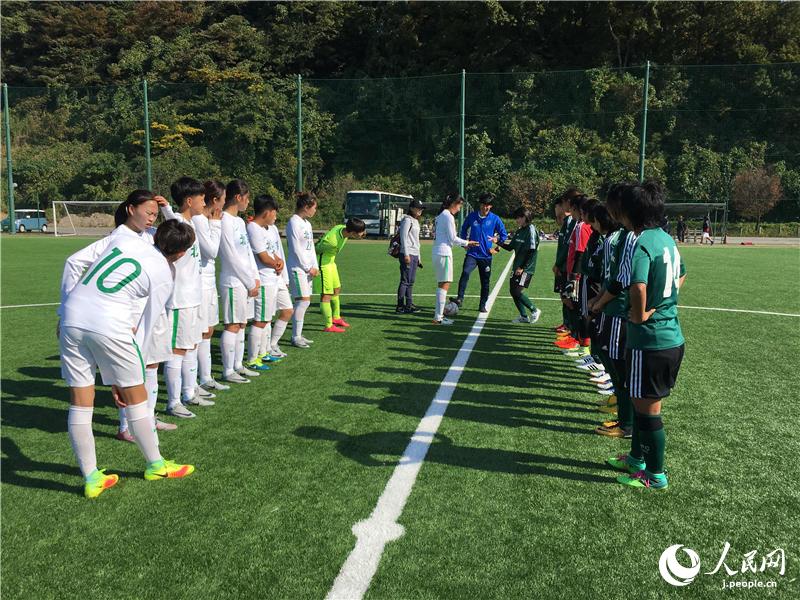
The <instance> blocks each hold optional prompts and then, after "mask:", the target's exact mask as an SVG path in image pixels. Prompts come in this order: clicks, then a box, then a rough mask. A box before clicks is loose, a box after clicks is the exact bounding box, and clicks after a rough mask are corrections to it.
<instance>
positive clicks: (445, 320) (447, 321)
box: [433, 317, 455, 325]
mask: <svg viewBox="0 0 800 600" xmlns="http://www.w3.org/2000/svg"><path fill="white" fill-rule="evenodd" d="M453 323H455V321H453V319H448V318H447V317H442V320H441V321H436V320H434V322H433V324H434V325H452V324H453Z"/></svg>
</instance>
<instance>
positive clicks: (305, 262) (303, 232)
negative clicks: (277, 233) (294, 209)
mask: <svg viewBox="0 0 800 600" xmlns="http://www.w3.org/2000/svg"><path fill="white" fill-rule="evenodd" d="M286 243H287V246H288V247H289V260H288V261H287V264H286V266H287V268H289V269H300V270H301V271H304V272H306V273H308V272H309V271H310V270H311V269H318V268H319V264H318V263H317V254H316V252H315V251H314V232H313V231H312V230H311V223H310V222H309V221H308V220H307V219H304V218H303V217H301V216H300V215H292V217H291V218H290V219H289V222H288V223H286Z"/></svg>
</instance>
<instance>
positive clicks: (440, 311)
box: [433, 288, 447, 321]
mask: <svg viewBox="0 0 800 600" xmlns="http://www.w3.org/2000/svg"><path fill="white" fill-rule="evenodd" d="M446 303H447V290H445V289H443V288H436V313H435V314H434V315H433V318H434V320H436V321H441V320H442V317H443V316H444V305H445V304H446Z"/></svg>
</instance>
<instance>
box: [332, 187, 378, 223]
mask: <svg viewBox="0 0 800 600" xmlns="http://www.w3.org/2000/svg"><path fill="white" fill-rule="evenodd" d="M340 197H341V196H340ZM380 203H381V198H380V195H378V194H366V193H361V192H348V193H347V202H346V203H345V207H344V214H345V217H348V218H349V217H356V218H359V219H364V218H367V219H377V218H378V217H379V216H380V212H379V208H380Z"/></svg>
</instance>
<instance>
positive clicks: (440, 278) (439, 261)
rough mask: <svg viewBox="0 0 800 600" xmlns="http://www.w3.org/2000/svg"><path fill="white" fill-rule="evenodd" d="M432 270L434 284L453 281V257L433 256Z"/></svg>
mask: <svg viewBox="0 0 800 600" xmlns="http://www.w3.org/2000/svg"><path fill="white" fill-rule="evenodd" d="M433 269H434V271H435V273H436V283H442V282H444V281H453V257H452V256H434V257H433Z"/></svg>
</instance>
